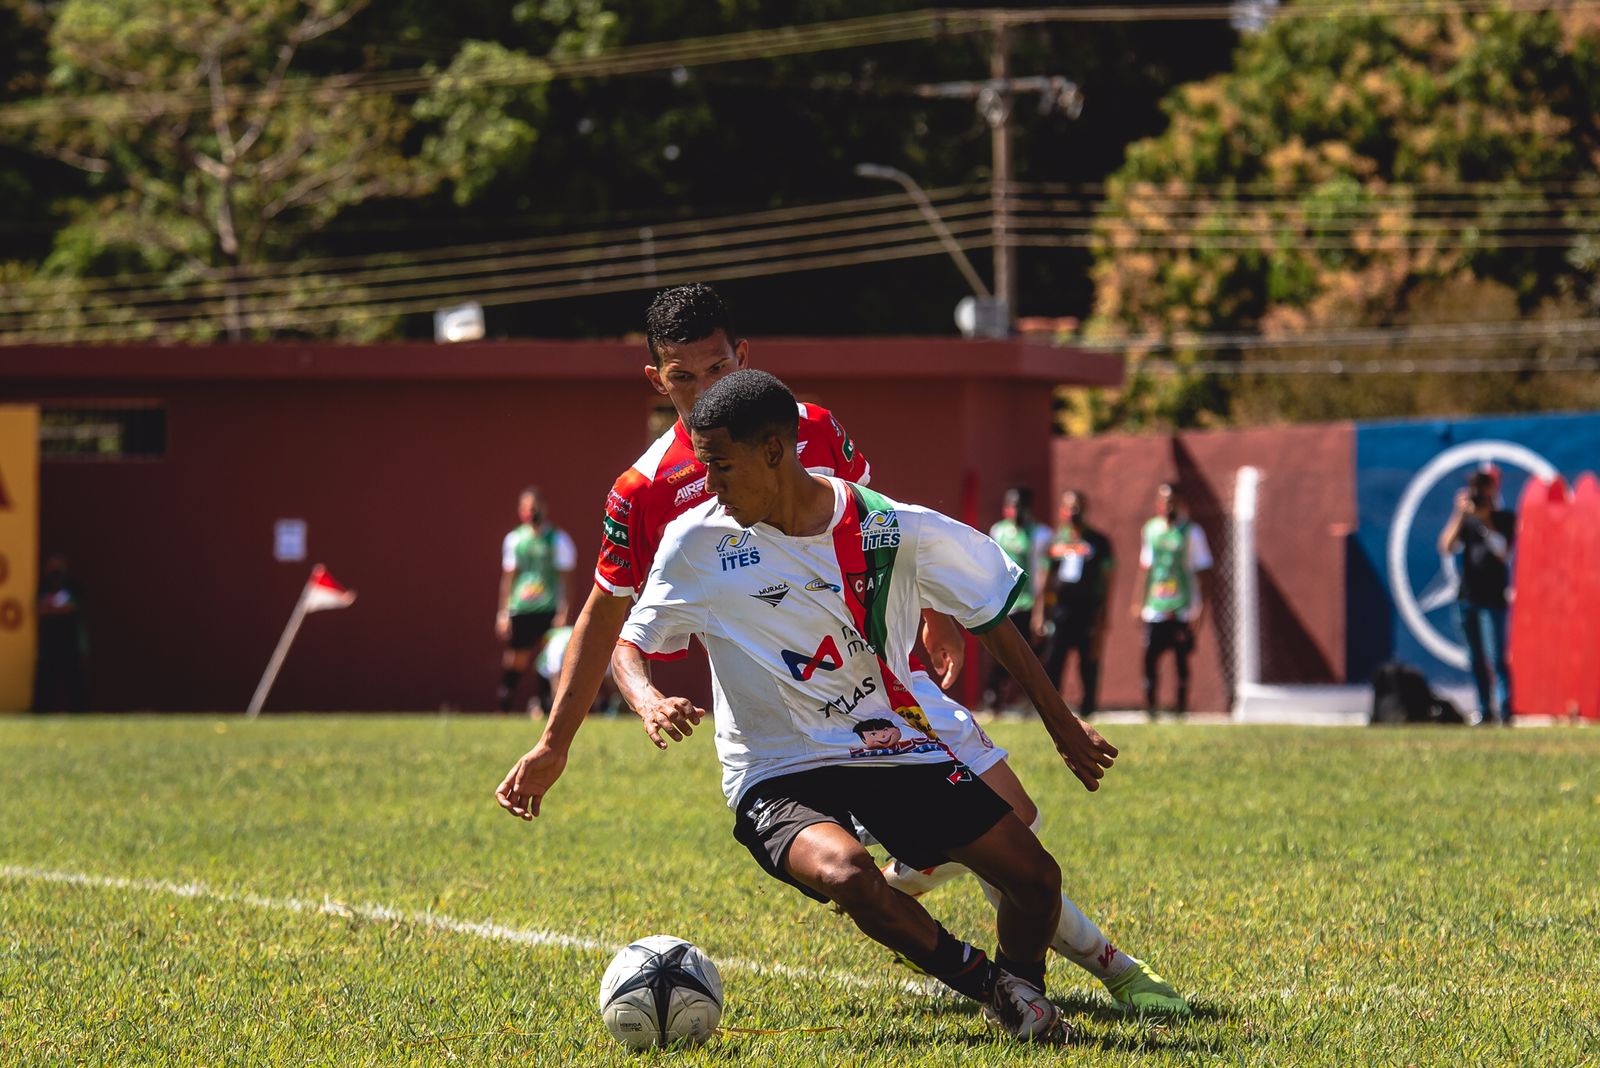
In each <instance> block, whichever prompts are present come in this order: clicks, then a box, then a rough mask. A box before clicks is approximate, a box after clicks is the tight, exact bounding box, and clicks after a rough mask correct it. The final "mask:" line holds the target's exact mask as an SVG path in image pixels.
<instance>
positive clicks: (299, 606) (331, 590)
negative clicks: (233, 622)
mask: <svg viewBox="0 0 1600 1068" xmlns="http://www.w3.org/2000/svg"><path fill="white" fill-rule="evenodd" d="M355 602H356V591H355V590H350V589H346V588H345V587H343V586H341V585H340V584H339V581H338V580H337V579H335V578H334V577H333V576H332V575H330V574H328V569H327V568H325V567H323V566H322V565H321V564H318V565H317V566H316V567H314V568H312V569H311V577H310V578H308V579H306V584H305V588H304V589H302V590H301V591H300V599H299V600H298V601H296V602H295V604H294V611H293V612H291V613H289V625H288V626H286V627H284V628H283V636H282V637H280V638H279V639H278V647H277V648H276V649H274V650H273V651H272V659H271V660H269V661H267V670H266V671H265V672H263V673H262V675H261V681H260V682H259V683H257V684H256V692H255V694H254V695H253V696H252V697H251V698H250V707H249V708H248V709H246V710H245V711H246V714H247V715H248V716H249V717H250V718H251V719H254V718H256V716H258V715H260V714H261V706H262V705H264V704H266V703H267V692H268V691H269V690H271V689H272V684H273V683H274V682H276V681H277V679H278V672H279V671H280V670H281V669H282V668H283V658H284V657H286V656H288V655H289V646H290V645H292V644H294V636H295V635H296V634H297V633H299V631H300V624H301V623H302V622H303V621H304V620H305V618H306V613H307V612H326V611H328V610H330V609H334V608H349V607H350V606H351V605H353V604H355Z"/></svg>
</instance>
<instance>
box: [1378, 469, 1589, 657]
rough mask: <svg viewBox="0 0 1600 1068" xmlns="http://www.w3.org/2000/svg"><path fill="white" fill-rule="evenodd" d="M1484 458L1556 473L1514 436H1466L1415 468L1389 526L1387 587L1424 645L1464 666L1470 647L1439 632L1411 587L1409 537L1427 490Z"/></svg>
mask: <svg viewBox="0 0 1600 1068" xmlns="http://www.w3.org/2000/svg"><path fill="white" fill-rule="evenodd" d="M1485 461H1494V462H1496V463H1502V464H1507V465H1510V466H1512V467H1519V468H1521V469H1522V470H1524V471H1527V472H1528V473H1529V474H1532V475H1536V476H1537V477H1539V478H1542V479H1546V480H1549V479H1553V478H1555V477H1556V475H1557V473H1558V472H1557V471H1556V468H1555V465H1554V464H1552V463H1551V462H1550V461H1549V460H1546V459H1545V458H1544V457H1543V456H1540V455H1539V454H1538V453H1536V452H1534V451H1533V450H1532V449H1530V448H1528V447H1527V446H1526V445H1518V444H1517V443H1516V442H1514V441H1492V440H1491V441H1468V442H1465V443H1463V444H1461V445H1456V446H1453V447H1452V448H1448V449H1446V450H1445V451H1444V452H1441V453H1440V454H1439V455H1438V456H1435V457H1434V458H1433V459H1432V460H1429V461H1428V463H1427V465H1426V466H1425V467H1423V469H1422V470H1421V471H1418V472H1417V474H1416V477H1414V478H1413V479H1412V480H1411V483H1410V485H1408V486H1406V491H1405V492H1404V493H1402V494H1401V495H1400V504H1399V505H1398V506H1397V507H1396V508H1395V511H1394V523H1393V524H1392V525H1391V526H1390V527H1389V590H1390V592H1391V593H1392V594H1393V595H1394V604H1395V608H1397V609H1398V610H1399V612H1400V618H1401V619H1403V620H1405V623H1406V626H1407V628H1409V629H1410V631H1411V633H1412V634H1413V635H1414V636H1415V637H1416V639H1417V641H1419V642H1421V643H1422V646H1423V648H1425V649H1427V650H1428V652H1430V653H1432V654H1433V655H1434V656H1436V657H1438V658H1439V659H1440V660H1442V661H1443V662H1444V663H1446V664H1449V665H1450V666H1451V667H1456V668H1460V669H1461V670H1463V671H1465V670H1467V669H1468V667H1469V664H1470V662H1469V660H1468V657H1467V650H1466V649H1465V648H1464V647H1463V646H1462V645H1461V644H1460V643H1459V642H1455V641H1452V640H1451V639H1449V638H1446V637H1445V636H1444V635H1443V634H1440V633H1439V630H1438V628H1437V627H1435V626H1434V625H1433V624H1432V623H1431V622H1429V621H1428V616H1427V612H1426V610H1425V609H1424V607H1423V605H1422V604H1421V603H1419V600H1418V596H1417V593H1416V592H1415V590H1414V589H1413V587H1412V582H1411V569H1410V567H1409V566H1408V565H1407V563H1406V549H1407V547H1408V546H1409V545H1410V543H1411V527H1412V525H1413V524H1414V523H1415V522H1416V519H1417V510H1418V509H1419V508H1420V507H1422V501H1423V498H1425V497H1426V496H1427V495H1428V491H1429V490H1431V489H1433V487H1435V486H1437V485H1438V484H1439V483H1440V482H1441V481H1442V480H1443V479H1444V477H1445V476H1446V475H1448V474H1450V473H1451V472H1452V471H1455V470H1456V469H1458V468H1461V467H1465V466H1466V465H1467V464H1480V463H1483V462H1485ZM1450 566H1453V565H1450Z"/></svg>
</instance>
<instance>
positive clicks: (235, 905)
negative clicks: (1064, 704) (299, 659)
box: [0, 717, 1600, 1065]
mask: <svg viewBox="0 0 1600 1068" xmlns="http://www.w3.org/2000/svg"><path fill="white" fill-rule="evenodd" d="M994 733H995V734H996V736H997V737H998V739H999V740H1000V741H1001V742H1002V743H1003V744H1006V745H1008V746H1010V747H1011V748H1012V751H1013V760H1014V763H1015V765H1016V767H1017V768H1018V771H1019V772H1020V773H1021V774H1022V776H1023V779H1024V781H1025V782H1026V783H1027V784H1028V785H1029V787H1030V788H1031V790H1032V792H1033V794H1034V796H1035V797H1036V798H1037V799H1038V800H1039V801H1040V802H1041V808H1042V809H1043V811H1044V813H1045V824H1044V829H1043V835H1044V838H1045V840H1046V843H1047V844H1048V845H1049V846H1050V847H1051V849H1052V850H1053V851H1054V852H1055V854H1056V856H1057V857H1058V858H1060V860H1061V862H1062V867H1063V869H1064V870H1065V872H1066V880H1067V887H1068V891H1069V893H1071V894H1072V896H1073V897H1074V898H1076V900H1078V902H1079V903H1080V904H1081V905H1082V906H1083V907H1084V909H1085V911H1087V912H1088V913H1089V914H1090V915H1091V916H1094V917H1096V918H1097V919H1099V920H1100V921H1101V923H1102V925H1103V926H1104V927H1105V928H1106V929H1107V931H1108V932H1109V933H1110V934H1111V935H1112V937H1113V938H1114V939H1115V940H1116V941H1117V942H1118V943H1119V944H1120V945H1122V946H1123V947H1124V948H1125V949H1127V950H1129V951H1130V952H1132V953H1134V954H1136V955H1139V956H1143V957H1145V958H1146V959H1147V960H1149V961H1150V962H1151V963H1152V964H1154V965H1155V966H1156V967H1157V969H1158V970H1160V971H1161V972H1163V973H1164V974H1165V975H1166V976H1167V977H1168V978H1169V979H1172V980H1173V981H1174V982H1175V983H1176V984H1177V985H1178V986H1179V987H1180V989H1182V990H1184V991H1185V992H1186V993H1187V994H1188V995H1189V996H1190V997H1191V999H1192V1000H1193V1002H1194V1004H1195V1005H1196V1007H1197V1009H1198V1015H1197V1018H1195V1019H1194V1020H1192V1021H1188V1022H1183V1023H1177V1024H1170V1025H1161V1024H1152V1023H1144V1022H1140V1021H1137V1020H1127V1019H1124V1018H1122V1017H1120V1016H1119V1015H1116V1014H1114V1013H1113V1012H1111V1011H1110V1009H1109V1003H1108V1001H1107V1000H1106V998H1105V997H1104V995H1103V993H1102V992H1101V991H1100V990H1099V988H1098V986H1097V985H1096V984H1094V983H1092V982H1090V981H1088V980H1087V978H1086V977H1084V976H1083V975H1082V974H1081V973H1078V972H1075V971H1074V970H1072V969H1071V968H1070V967H1069V966H1067V965H1065V964H1063V963H1061V962H1059V961H1056V962H1053V963H1052V965H1051V983H1052V992H1053V994H1054V995H1055V996H1056V997H1057V999H1058V1000H1059V1001H1061V1002H1062V1004H1063V1005H1064V1006H1065V1007H1066V1008H1067V1010H1068V1012H1069V1018H1070V1019H1071V1020H1072V1022H1073V1023H1074V1024H1075V1026H1076V1027H1077V1029H1078V1034H1079V1037H1078V1040H1077V1041H1076V1043H1075V1044H1074V1045H1072V1046H1070V1047H1068V1048H1066V1049H1064V1050H1032V1049H1027V1048H1023V1047H1019V1046H1016V1045H1013V1044H1010V1043H1009V1042H1007V1041H1006V1040H1004V1039H1000V1038H995V1037H992V1036H991V1035H990V1034H989V1033H988V1032H987V1031H986V1030H985V1028H984V1025H983V1023H982V1021H981V1019H980V1018H979V1017H978V1016H977V1015H976V1014H975V1013H973V1012H971V1011H969V1010H968V1009H967V1008H966V1007H965V1006H963V1005H961V1004H958V1003H957V1002H955V1001H953V1000H950V999H948V998H945V997H943V996H937V995H932V994H928V993H921V992H917V991H915V990H913V989H908V987H907V985H906V982H905V979H906V975H905V973H903V972H901V971H900V970H898V969H897V968H895V967H893V966H892V965H891V964H890V963H889V961H888V956H887V954H886V953H885V952H883V951H881V950H879V949H878V948H877V947H875V946H873V945H872V944H870V943H868V942H867V941H866V940H865V939H863V938H862V937H861V936H859V935H858V934H857V933H856V932H855V930H854V928H853V927H852V926H850V924H849V923H848V922H847V921H845V920H844V919H843V918H841V917H838V916H835V915H833V914H831V913H830V912H828V911H827V910H825V909H823V908H820V907H818V906H815V905H812V904H810V903H809V902H807V901H806V900H804V899H803V898H801V897H800V896H799V895H798V894H796V893H794V892H793V891H792V890H789V889H787V888H785V887H783V886H780V885H779V884H777V883H775V882H772V881H770V880H768V879H767V878H766V877H765V876H763V875H762V874H761V873H760V872H759V871H758V869H757V868H756V867H755V865H754V864H753V863H752V862H751V861H750V860H749V858H748V856H747V855H746V854H745V853H744V851H743V850H742V849H741V848H740V847H739V846H738V845H737V844H736V843H734V841H733V840H732V838H731V836H730V835H729V833H728V832H729V826H730V823H731V814H730V813H729V812H728V810H727V809H726V808H725V807H724V805H723V802H722V797H721V795H720V793H719V792H718V789H717V774H716V761H715V757H714V754H713V752H712V747H711V739H710V738H709V737H708V736H706V735H704V734H700V735H696V737H695V738H694V739H692V741H691V742H690V743H689V744H688V745H687V746H686V747H682V748H679V749H676V750H674V751H673V752H671V753H667V754H662V753H657V752H656V751H655V750H653V749H652V748H651V747H650V746H649V745H648V743H647V742H646V741H645V739H644V736H643V734H642V733H641V732H640V731H639V730H638V728H637V727H636V726H634V725H633V724H632V723H631V722H624V721H595V722H592V723H590V724H589V725H588V727H587V728H586V729H585V731H584V733H583V734H582V735H581V736H580V738H579V741H578V746H577V750H576V751H575V754H574V759H573V763H572V766H571V767H570V768H569V770H568V774H567V776H566V777H565V778H564V779H563V780H562V782H561V784H560V785H559V786H558V787H557V790H556V792H555V793H554V794H552V795H551V798H550V800H549V803H548V807H547V814H546V815H545V816H544V817H543V818H541V819H540V820H539V821H537V822H536V823H534V824H531V825H529V824H524V823H521V822H519V821H516V820H513V819H511V818H510V817H508V816H506V815H505V814H504V813H502V812H500V810H499V809H497V808H496V807H495V805H494V802H493V798H492V796H491V794H492V791H493V788H494V786H495V785H496V784H497V783H498V782H499V779H500V777H501V775H503V774H504V772H505V770H506V768H507V767H508V766H509V765H510V763H511V762H512V760H513V759H515V757H516V756H517V755H519V754H520V753H521V752H522V750H523V749H524V748H526V745H527V744H528V742H529V741H530V740H531V731H530V729H529V727H528V726H527V725H526V724H524V723H516V722H511V721H503V720H502V721H496V720H483V719H468V718H376V717H372V718H323V717H318V718H309V717H307V718H298V717H297V718H270V719H267V720H265V721H262V722H259V723H246V722H243V721H240V720H237V719H226V720H225V719H220V718H217V719H214V718H172V719H158V718H131V717H124V718H77V719H50V720H45V719H38V718H20V717H19V718H16V719H13V720H8V721H3V722H0V869H3V870H0V1064H5V1065H16V1064H29V1065H32V1064H38V1065H45V1064H51V1065H54V1064H62V1063H88V1064H117V1065H122V1064H205V1065H218V1064H241V1065H245V1064H248V1065H261V1064H278V1063H281V1064H330V1065H333V1064H336V1065H360V1064H390V1063H416V1064H446V1063H450V1064H490V1063H495V1064H506V1063H518V1064H535V1065H567V1064H630V1065H631V1064H637V1063H641V1062H649V1063H654V1062H656V1061H666V1062H671V1063H674V1064H703V1063H706V1064H725V1065H732V1064H748V1063H755V1064H785V1065H787V1064H828V1065H837V1064H895V1065H911V1064H917V1065H949V1064H953V1063H956V1062H958V1061H960V1062H962V1063H983V1064H1033V1063H1039V1062H1041V1061H1045V1060H1048V1061H1050V1062H1051V1063H1062V1064H1084V1065H1087V1064H1095V1065H1124V1064H1202V1063H1203V1064H1213V1063H1219V1064H1272V1065H1288V1064H1296V1065H1300V1064H1319V1065H1352V1064H1371V1065H1390V1064H1404V1063H1416V1064H1440V1065H1461V1064H1507V1063H1521V1064H1551V1065H1575V1064H1588V1065H1595V1064H1600V997H1597V993H1596V992H1597V989H1600V731H1594V730H1588V731H1585V730H1523V731H1513V732H1493V731H1479V732H1471V731H1466V730H1458V731H1433V732H1424V731H1392V732H1382V731H1364V730H1298V729H1289V728H1282V729H1277V728H1225V727H1193V726H1191V727H1183V726H1168V725H1163V726H1137V727H1135V726H1122V727H1107V728H1106V733H1107V735H1108V736H1109V737H1110V738H1111V739H1112V740H1113V741H1114V742H1116V743H1117V744H1118V745H1120V746H1121V747H1122V750H1123V758H1122V760H1121V761H1120V762H1119V764H1118V766H1117V767H1116V769H1114V770H1113V772H1112V773H1111V775H1110V777H1109V778H1108V780H1107V783H1106V786H1105V788H1104V789H1103V790H1102V791H1101V792H1100V793H1099V794H1098V795H1092V796H1091V795H1089V794H1086V793H1085V792H1084V791H1083V790H1082V789H1081V788H1080V787H1079V786H1078V785H1077V784H1076V782H1075V781H1074V780H1073V779H1072V778H1071V777H1070V775H1068V774H1067V772H1066V771H1065V769H1063V768H1061V767H1059V766H1058V765H1056V764H1055V763H1054V760H1053V756H1052V755H1051V753H1050V752H1049V750H1048V748H1047V747H1046V746H1045V744H1044V741H1045V738H1044V734H1043V731H1042V729H1041V728H1039V727H1038V726H1037V725H1036V724H1005V725H1001V726H999V727H998V728H997V729H996V730H995V732H994ZM80 875H81V876H87V877H90V878H88V879H76V878H75V876H80ZM927 902H928V904H929V906H930V908H931V909H932V911H933V912H934V913H935V914H936V915H938V916H940V917H941V918H942V919H943V920H944V921H945V923H946V925H947V926H949V927H950V928H951V929H952V930H954V931H956V932H957V933H960V934H965V935H969V936H972V937H974V938H975V939H976V940H978V941H979V942H980V943H982V944H990V943H992V941H993V928H992V924H991V923H990V914H989V912H988V909H987V906H986V905H985V904H984V903H983V899H982V898H981V896H980V895H979V894H978V893H977V891H976V889H975V888H974V887H973V886H971V885H969V884H968V882H967V881H963V882H962V883H958V884H954V885H952V886H950V887H948V888H946V889H944V890H941V891H939V892H938V893H937V894H935V895H931V896H930V897H929V898H928V899H927ZM442 918H448V920H450V921H462V923H461V924H458V925H456V926H451V925H450V924H449V923H448V922H447V920H446V919H442ZM466 924H480V925H487V924H494V925H500V928H497V929H488V928H486V927H482V926H479V927H470V926H466ZM506 929H515V930H506ZM518 932H521V933H520V934H519V933H518ZM530 932H546V933H548V934H549V935H551V936H553V937H551V938H542V937H540V936H537V935H534V934H531V933H530ZM657 932H662V933H670V934H675V935H679V936H681V937H684V938H688V939H690V940H692V941H694V942H696V943H698V944H699V945H701V946H702V947H703V948H705V949H706V950H707V951H708V952H709V953H710V954H711V955H712V957H713V958H714V959H716V960H717V961H718V962H719V963H720V964H721V965H722V969H723V978H724V981H725V983H726V985H727V1010H726V1013H725V1015H724V1017H723V1023H724V1024H726V1025H729V1026H730V1027H732V1028H743V1029H751V1030H741V1031H729V1032H727V1033H725V1034H723V1035H721V1036H719V1037H718V1038H717V1039H715V1040H713V1041H712V1042H711V1043H710V1044H708V1045H707V1046H705V1047H701V1048H699V1049H695V1050H689V1051H668V1052H654V1053H649V1054H644V1055H634V1054H630V1053H628V1052H626V1051H625V1050H623V1049H622V1048H621V1047H620V1046H616V1045H614V1044H613V1043H612V1042H611V1040H610V1039H609V1037H608V1036H607V1035H606V1033H605V1031H604V1028H603V1026H602V1025H601V1023H600V1020H599V1017H598V1014H597V1013H596V1011H595V1005H594V998H595V992H596V989H597V987H598V984H599V979H600V973H601V971H602V969H603V968H604V966H605V963H606V961H607V959H608V957H609V951H608V949H607V948H606V947H611V946H616V945H620V944H622V943H625V942H627V941H629V940H630V939H632V938H634V937H637V936H641V935H645V934H651V933H657ZM753 1029H779V1033H752V1030H753Z"/></svg>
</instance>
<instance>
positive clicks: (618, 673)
mask: <svg viewBox="0 0 1600 1068" xmlns="http://www.w3.org/2000/svg"><path fill="white" fill-rule="evenodd" d="M611 677H612V679H613V680H615V682H616V684H617V691H618V692H619V693H621V694H622V699H623V700H624V701H626V702H628V707H630V708H632V709H633V711H634V714H635V715H637V716H638V717H639V719H640V720H641V721H643V723H644V732H645V733H646V734H648V735H649V736H650V740H651V741H652V742H654V743H655V747H656V748H657V749H665V748H667V742H666V739H667V738H671V739H672V740H673V741H675V742H681V741H683V740H684V739H685V738H687V737H688V736H689V735H691V734H693V733H694V728H695V727H696V726H697V725H699V723H700V721H701V720H702V719H704V718H705V714H706V710H705V709H703V708H700V707H698V706H697V705H696V704H695V703H694V702H693V701H690V700H689V699H687V698H684V697H668V696H666V695H665V694H663V693H662V692H661V691H660V690H658V689H656V687H655V684H654V683H653V682H651V681H650V662H649V661H648V660H646V659H645V656H644V654H643V653H641V652H640V651H639V647H638V646H637V645H634V644H633V643H632V642H627V641H619V642H618V643H617V645H616V649H615V651H614V652H613V653H612V654H611ZM663 735H665V737H663Z"/></svg>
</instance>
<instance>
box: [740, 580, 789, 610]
mask: <svg viewBox="0 0 1600 1068" xmlns="http://www.w3.org/2000/svg"><path fill="white" fill-rule="evenodd" d="M750 596H752V597H754V598H755V599H756V600H758V601H765V602H767V603H768V604H770V605H771V606H772V607H774V608H776V607H778V606H779V605H780V604H782V603H783V599H784V598H785V597H787V596H789V584H788V583H787V582H777V583H774V584H772V585H771V586H764V587H762V588H761V589H759V590H757V591H756V592H755V593H752V594H751V595H750Z"/></svg>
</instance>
